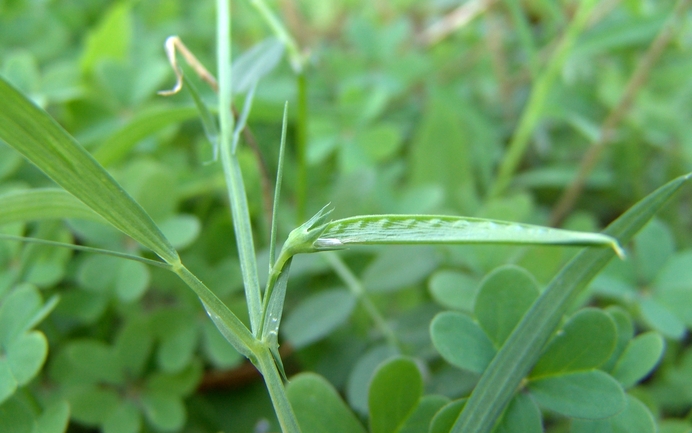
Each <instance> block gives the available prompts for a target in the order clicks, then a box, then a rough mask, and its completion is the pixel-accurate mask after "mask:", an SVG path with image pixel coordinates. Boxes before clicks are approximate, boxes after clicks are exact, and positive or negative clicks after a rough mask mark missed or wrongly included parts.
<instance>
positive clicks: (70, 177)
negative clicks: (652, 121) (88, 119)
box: [0, 78, 180, 263]
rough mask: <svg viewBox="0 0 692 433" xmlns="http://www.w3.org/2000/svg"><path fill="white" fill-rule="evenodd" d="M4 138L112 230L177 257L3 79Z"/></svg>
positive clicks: (101, 173) (138, 210) (70, 141)
mask: <svg viewBox="0 0 692 433" xmlns="http://www.w3.org/2000/svg"><path fill="white" fill-rule="evenodd" d="M0 100H2V101H3V109H2V110H0V139H2V140H4V141H5V142H6V143H7V144H9V145H10V146H12V147H14V148H15V149H16V150H17V151H19V152H20V153H21V154H23V155H24V157H26V158H27V159H28V160H29V161H31V162H32V163H34V164H35V165H36V166H37V167H38V168H40V169H41V170H42V171H43V172H44V173H46V174H47V175H48V176H49V177H50V178H51V179H53V180H54V181H55V182H56V183H58V184H59V185H60V186H62V187H63V188H65V189H66V190H67V191H68V192H70V193H71V194H72V195H74V196H75V197H77V198H78V199H80V200H81V201H83V202H84V203H85V204H86V205H87V206H89V207H90V208H92V209H93V210H94V211H96V213H98V214H99V215H101V216H102V217H103V218H105V219H106V220H107V221H108V222H109V223H111V224H112V225H113V226H114V227H116V228H117V229H119V230H120V231H122V232H123V233H126V234H127V235H129V236H130V237H132V238H133V239H135V240H137V241H138V242H140V243H141V244H142V245H145V246H146V247H148V248H150V249H151V250H152V251H154V252H155V253H156V254H158V255H159V256H161V258H162V259H164V260H165V261H166V262H169V263H176V262H178V261H179V260H180V259H179V257H178V253H177V252H176V251H175V249H174V248H173V247H172V246H171V244H170V243H169V242H168V240H167V239H166V238H165V237H164V236H163V234H162V233H161V231H160V230H159V229H158V227H157V226H156V224H155V223H154V221H152V219H151V218H150V217H149V215H147V213H146V212H145V211H144V209H142V207H141V206H139V205H138V204H137V203H136V202H135V201H134V200H133V199H132V197H130V196H129V195H128V194H127V193H126V192H125V190H123V189H122V187H121V186H120V185H119V184H118V183H117V182H116V181H115V180H114V179H113V178H112V177H111V175H110V174H108V172H107V171H105V170H104V169H103V167H101V166H100V165H99V164H98V162H96V160H95V159H94V158H93V157H92V156H91V155H90V154H89V153H88V152H87V151H86V150H84V148H82V147H81V146H80V145H79V144H78V143H77V142H76V141H75V139H74V138H72V136H70V135H69V134H68V133H67V132H66V131H65V130H64V129H63V128H62V127H61V126H60V125H58V123H57V122H56V121H55V120H53V119H52V118H51V117H50V116H49V115H48V114H47V113H46V112H45V111H43V110H41V109H40V108H38V107H37V106H36V105H34V104H33V103H31V101H29V100H28V99H27V98H26V97H25V96H24V95H22V94H21V93H20V92H18V91H17V90H16V89H15V88H13V87H12V86H11V85H10V84H8V83H7V82H6V81H5V80H4V79H2V78H0Z"/></svg>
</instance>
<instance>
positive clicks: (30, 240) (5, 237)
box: [0, 233, 171, 270]
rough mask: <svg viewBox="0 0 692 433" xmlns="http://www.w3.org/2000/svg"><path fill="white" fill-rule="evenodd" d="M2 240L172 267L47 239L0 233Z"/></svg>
mask: <svg viewBox="0 0 692 433" xmlns="http://www.w3.org/2000/svg"><path fill="white" fill-rule="evenodd" d="M0 239H1V240H5V241H16V242H24V243H27V244H40V245H47V246H49V247H59V248H69V249H71V250H75V251H84V252H87V253H95V254H103V255H105V256H112V257H119V258H121V259H127V260H132V261H134V262H140V263H144V264H145V265H151V266H156V267H159V268H163V269H168V270H170V269H171V265H169V264H168V263H165V262H161V261H158V260H151V259H146V258H144V257H140V256H135V255H133V254H129V253H122V252H120V251H113V250H104V249H102V248H92V247H85V246H82V245H75V244H68V243H64V242H56V241H49V240H46V239H38V238H25V237H23V236H13V235H6V234H2V233H0Z"/></svg>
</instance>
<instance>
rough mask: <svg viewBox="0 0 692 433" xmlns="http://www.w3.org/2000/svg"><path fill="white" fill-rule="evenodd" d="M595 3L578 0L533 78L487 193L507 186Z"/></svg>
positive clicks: (503, 189)
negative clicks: (532, 84)
mask: <svg viewBox="0 0 692 433" xmlns="http://www.w3.org/2000/svg"><path fill="white" fill-rule="evenodd" d="M596 3H597V2H596V1H595V0H583V1H581V2H580V4H579V9H578V10H577V12H576V15H575V17H574V19H572V22H571V23H570V25H569V27H568V28H567V31H566V32H565V34H564V36H563V37H562V39H561V40H560V43H559V44H558V46H557V48H556V50H555V53H554V54H553V57H552V58H551V59H550V62H549V63H548V66H547V67H546V68H545V70H544V71H543V73H542V74H540V76H539V77H538V79H537V80H536V83H535V84H534V86H533V89H532V90H531V95H530V96H529V101H528V102H527V103H526V107H525V108H524V111H523V112H522V115H521V118H520V119H519V124H518V125H517V129H516V131H515V132H514V135H513V136H512V141H511V142H510V144H509V148H508V149H507V153H506V154H505V156H504V159H503V160H502V163H501V164H500V169H499V171H498V174H497V178H496V179H495V183H494V184H493V186H492V187H491V189H490V197H497V196H499V195H501V194H502V193H503V192H504V191H505V189H506V188H507V187H508V186H509V184H510V182H511V180H512V176H513V175H514V172H515V171H516V169H517V167H518V166H519V163H520V162H521V159H522V157H523V156H524V153H525V152H526V149H527V148H528V145H529V141H530V139H531V134H532V133H533V130H534V128H535V127H536V125H537V124H538V121H539V120H540V119H541V116H542V114H543V106H544V105H545V101H546V100H547V98H548V94H549V93H550V90H551V88H552V86H553V83H554V82H555V79H556V78H557V76H558V74H559V72H560V69H561V68H562V66H563V65H564V63H565V60H566V59H567V56H568V54H569V52H570V50H571V49H572V46H573V45H574V43H575V42H576V40H577V37H578V36H579V34H580V33H581V32H582V31H583V29H584V28H585V27H586V25H587V23H588V21H589V15H590V13H591V10H592V9H593V7H594V5H595V4H596Z"/></svg>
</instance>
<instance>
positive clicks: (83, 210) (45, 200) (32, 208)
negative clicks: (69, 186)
mask: <svg viewBox="0 0 692 433" xmlns="http://www.w3.org/2000/svg"><path fill="white" fill-rule="evenodd" d="M51 218H79V219H86V220H92V221H99V222H102V223H105V222H106V221H104V220H103V219H102V218H101V217H100V216H98V215H97V214H96V213H95V212H94V211H92V210H91V209H89V208H88V207H87V206H86V205H85V204H84V203H82V202H81V201H79V200H77V199H76V198H75V197H74V196H73V195H70V194H69V193H68V192H66V191H64V190H61V189H57V188H39V189H32V190H25V191H12V192H9V193H6V194H3V195H0V225H3V224H8V223H12V222H17V221H36V220H42V219H51Z"/></svg>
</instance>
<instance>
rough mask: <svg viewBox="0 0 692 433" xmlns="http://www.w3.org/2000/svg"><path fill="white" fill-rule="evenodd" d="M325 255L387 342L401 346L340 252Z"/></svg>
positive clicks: (394, 345) (397, 346)
mask: <svg viewBox="0 0 692 433" xmlns="http://www.w3.org/2000/svg"><path fill="white" fill-rule="evenodd" d="M324 257H325V258H326V260H327V262H329V264H330V265H331V266H332V268H333V269H334V272H336V274H337V275H338V276H339V278H341V280H342V281H343V282H344V283H345V284H346V287H348V289H349V290H350V291H351V293H353V295H354V296H355V297H356V299H358V300H359V301H360V302H361V304H363V307H364V308H365V311H367V312H368V315H370V318H371V319H372V321H373V322H375V326H376V327H377V328H378V329H379V330H380V332H381V333H382V335H384V338H385V339H386V340H387V343H389V345H390V346H392V347H396V348H399V347H400V345H399V340H398V339H397V338H396V334H395V333H394V330H393V329H392V328H391V326H389V324H388V323H387V321H386V320H384V317H383V316H382V313H380V310H378V309H377V307H376V306H375V304H373V302H372V300H371V299H370V297H369V296H368V293H367V292H366V291H365V287H363V284H362V283H361V282H360V280H358V278H357V277H356V276H355V275H354V274H353V272H352V271H351V269H349V267H348V266H347V265H346V263H344V261H343V260H341V257H339V254H337V253H334V252H325V253H324Z"/></svg>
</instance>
